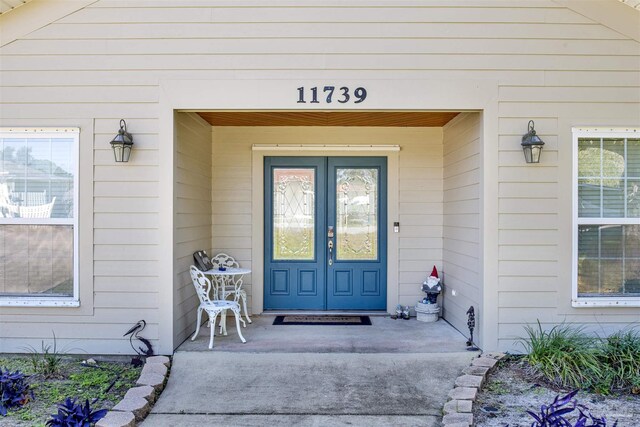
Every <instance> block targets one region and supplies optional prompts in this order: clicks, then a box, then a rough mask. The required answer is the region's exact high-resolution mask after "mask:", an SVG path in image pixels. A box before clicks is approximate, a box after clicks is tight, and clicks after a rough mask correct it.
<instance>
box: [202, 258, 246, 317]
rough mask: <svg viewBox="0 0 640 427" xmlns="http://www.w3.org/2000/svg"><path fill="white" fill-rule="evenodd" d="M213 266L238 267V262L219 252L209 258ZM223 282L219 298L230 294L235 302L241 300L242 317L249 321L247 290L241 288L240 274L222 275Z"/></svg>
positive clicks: (225, 297) (224, 298) (224, 297)
mask: <svg viewBox="0 0 640 427" xmlns="http://www.w3.org/2000/svg"><path fill="white" fill-rule="evenodd" d="M211 263H212V264H213V268H219V267H225V268H240V264H238V262H237V261H236V260H235V259H234V258H233V257H232V256H231V255H227V254H225V253H219V254H218V255H216V256H214V257H213V258H211ZM222 280H223V283H222V285H221V286H220V290H219V292H220V299H223V300H226V299H227V297H228V296H230V295H232V296H233V300H234V301H235V302H240V300H242V309H243V311H244V317H245V318H246V319H247V322H249V323H251V319H250V318H249V313H248V311H247V292H246V291H245V290H244V289H242V276H229V277H224V278H223V279H222Z"/></svg>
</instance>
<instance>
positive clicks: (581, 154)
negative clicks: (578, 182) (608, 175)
mask: <svg viewBox="0 0 640 427" xmlns="http://www.w3.org/2000/svg"><path fill="white" fill-rule="evenodd" d="M600 166H601V163H600V139H599V138H598V139H583V138H581V139H579V140H578V177H581V178H582V177H589V178H590V177H600V176H602V173H601V171H600Z"/></svg>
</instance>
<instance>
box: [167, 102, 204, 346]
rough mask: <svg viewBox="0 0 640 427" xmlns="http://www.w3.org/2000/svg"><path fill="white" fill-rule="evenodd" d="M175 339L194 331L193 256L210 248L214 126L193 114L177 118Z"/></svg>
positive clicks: (196, 299) (196, 303)
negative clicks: (196, 252) (191, 268)
mask: <svg viewBox="0 0 640 427" xmlns="http://www.w3.org/2000/svg"><path fill="white" fill-rule="evenodd" d="M175 126H176V138H175V142H176V147H175V156H176V157H175V175H174V176H175V189H174V191H175V193H174V194H175V198H176V200H175V208H174V228H175V233H174V256H175V266H174V270H175V272H176V273H175V274H176V277H175V278H174V280H173V283H174V289H173V304H174V309H173V340H174V346H178V345H179V344H180V343H181V342H182V341H184V340H185V339H186V338H187V337H188V336H189V334H191V333H192V332H193V331H194V329H195V322H196V308H197V307H198V304H199V301H198V298H197V296H196V293H195V289H194V287H193V284H192V282H191V274H190V272H189V267H190V266H191V265H192V264H193V253H194V252H195V251H197V250H206V251H209V249H210V245H211V222H212V215H211V172H212V167H211V152H212V144H211V126H209V124H208V123H206V122H205V121H204V120H202V119H201V118H200V116H198V115H196V114H194V113H177V114H176V115H175Z"/></svg>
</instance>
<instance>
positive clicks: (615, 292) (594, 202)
mask: <svg viewBox="0 0 640 427" xmlns="http://www.w3.org/2000/svg"><path fill="white" fill-rule="evenodd" d="M577 183H578V225H577V227H578V241H577V245H578V259H577V263H578V277H577V280H578V296H580V297H602V296H617V297H620V296H635V297H640V139H636V138H624V137H610V138H593V137H586V138H578V176H577Z"/></svg>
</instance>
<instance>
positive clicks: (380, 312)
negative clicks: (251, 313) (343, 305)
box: [260, 310, 389, 316]
mask: <svg viewBox="0 0 640 427" xmlns="http://www.w3.org/2000/svg"><path fill="white" fill-rule="evenodd" d="M260 315H261V316H388V315H389V313H387V312H386V311H384V310H376V311H356V310H331V311H323V310H320V311H315V310H265V311H263V312H262V313H260Z"/></svg>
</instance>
